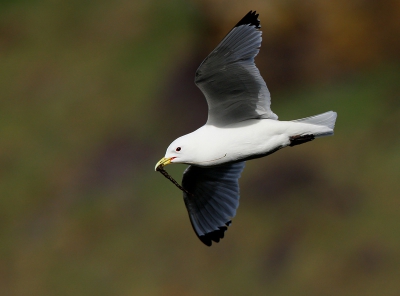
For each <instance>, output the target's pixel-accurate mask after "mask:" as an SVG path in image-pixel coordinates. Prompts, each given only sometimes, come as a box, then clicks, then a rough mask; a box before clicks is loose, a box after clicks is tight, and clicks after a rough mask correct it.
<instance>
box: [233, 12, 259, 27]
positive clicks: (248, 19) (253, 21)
mask: <svg viewBox="0 0 400 296" xmlns="http://www.w3.org/2000/svg"><path fill="white" fill-rule="evenodd" d="M243 25H249V26H255V27H256V28H257V29H260V28H261V25H260V21H259V19H258V13H256V11H252V10H250V11H249V13H247V14H246V15H245V16H244V17H243V18H242V19H241V20H240V21H239V22H238V23H237V24H236V26H235V27H239V26H243Z"/></svg>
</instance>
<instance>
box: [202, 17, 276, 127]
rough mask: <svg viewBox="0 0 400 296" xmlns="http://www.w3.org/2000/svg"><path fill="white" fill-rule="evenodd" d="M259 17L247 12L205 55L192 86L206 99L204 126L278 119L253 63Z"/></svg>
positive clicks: (258, 38)
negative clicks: (260, 119) (206, 117)
mask: <svg viewBox="0 0 400 296" xmlns="http://www.w3.org/2000/svg"><path fill="white" fill-rule="evenodd" d="M257 17H258V14H256V12H255V11H254V12H252V11H250V12H249V13H248V14H247V15H246V16H245V17H244V18H243V19H242V20H240V21H239V23H237V25H236V26H235V27H234V28H233V29H232V30H231V31H230V32H229V33H228V35H227V36H226V37H225V38H224V39H223V40H222V42H221V43H220V44H219V45H218V46H217V47H216V48H215V49H214V50H213V51H212V52H211V53H210V54H209V55H208V57H207V58H206V59H205V60H204V61H203V62H202V63H201V65H200V67H199V68H198V69H197V71H196V77H195V83H196V85H197V86H198V87H199V88H200V89H201V91H202V92H203V94H204V96H205V97H206V99H207V104H208V120H207V124H210V125H215V126H220V127H222V126H225V125H228V124H231V123H237V122H240V121H244V120H247V119H257V118H270V119H278V116H277V115H276V114H274V113H273V112H272V111H271V109H270V105H271V97H270V93H269V91H268V88H267V85H266V84H265V81H264V80H263V78H262V77H261V75H260V72H259V70H258V69H257V67H256V65H255V63H254V57H255V56H256V55H257V54H258V52H259V47H260V46H261V31H260V30H259V28H260V21H259V20H258V19H257Z"/></svg>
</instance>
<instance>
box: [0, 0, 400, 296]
mask: <svg viewBox="0 0 400 296" xmlns="http://www.w3.org/2000/svg"><path fill="white" fill-rule="evenodd" d="M249 10H257V12H259V13H260V17H259V18H260V20H261V24H262V29H263V43H262V50H261V52H260V54H259V55H258V57H257V58H256V63H257V66H258V67H259V69H260V71H261V73H262V75H263V77H264V79H265V80H266V82H267V85H268V87H269V89H270V91H271V94H272V109H273V111H274V112H275V113H277V114H278V115H279V117H280V119H281V120H291V119H297V118H302V117H306V116H310V115H314V114H318V113H322V112H325V111H328V110H335V111H337V112H338V121H337V125H336V129H335V136H334V137H329V138H323V139H319V140H317V141H314V142H312V143H307V144H305V145H301V146H296V147H295V148H286V149H284V150H282V151H279V152H278V153H276V154H273V155H271V156H268V157H266V158H263V159H259V160H257V161H250V162H248V163H247V166H246V169H245V171H244V173H243V175H242V178H241V180H240V185H241V205H240V207H239V209H238V212H237V217H236V218H235V219H234V220H233V224H232V226H231V227H230V229H229V230H228V232H227V233H226V237H225V238H224V239H223V240H222V241H221V242H220V243H219V244H214V245H213V246H212V247H211V248H208V247H206V246H204V245H203V244H202V243H201V242H200V241H199V240H198V239H197V237H196V236H195V234H194V233H193V231H192V228H191V226H190V223H189V219H188V217H187V212H186V209H185V206H184V203H183V200H182V194H181V192H180V191H179V190H178V189H177V188H176V187H175V186H173V185H172V184H171V183H170V182H169V181H168V180H167V179H165V178H164V177H163V176H162V175H161V174H159V173H155V172H154V165H155V163H156V162H157V161H158V160H159V159H160V158H161V157H163V156H164V153H165V149H166V148H167V147H168V145H169V144H170V142H171V141H172V140H173V139H175V138H176V137H178V136H181V135H183V134H184V133H188V132H191V131H193V130H194V129H196V128H198V127H199V126H201V125H202V124H204V122H205V121H206V118H207V106H206V103H205V100H204V98H203V96H202V94H201V92H200V90H198V89H197V88H196V86H195V85H194V83H193V80H194V72H195V70H196V68H197V67H198V65H199V64H200V63H201V61H202V60H203V58H205V57H206V56H207V54H208V53H209V52H210V51H211V50H212V49H213V48H214V47H215V46H216V44H217V43H218V42H219V41H220V40H221V38H222V37H223V36H224V35H225V34H226V33H227V32H228V31H229V30H230V29H231V27H232V26H233V25H234V24H236V22H237V21H238V20H239V19H240V18H241V17H243V16H244V15H245V14H246V13H247V12H248V11H249ZM0 77H1V79H0V96H1V100H0V295H17V296H19V295H30V296H36V295H37V296H39V295H309V296H310V295H311V296H313V295H349V296H350V295H400V215H399V210H400V194H399V192H400V185H399V183H400V170H399V167H400V139H399V132H400V129H399V123H398V120H399V118H400V103H399V94H400V82H399V81H400V2H399V1H398V0H392V1H391V0H387V1H373V0H338V1H333V2H329V1H323V0H312V1H294V0H286V1H280V0H270V1H261V0H254V1H246V3H245V1H223V0H218V1H217V0H212V1H211V0H193V1H183V0H170V1H160V0H150V1H137V0H130V1H128V0H116V1H104V0H99V1H76V0H71V1H61V0H43V1H38V0H31V1H27V0H16V1H13V0H2V1H0ZM184 169H185V166H184V165H175V166H169V167H167V170H168V171H169V172H170V173H171V175H173V176H174V177H175V178H176V179H177V180H178V181H180V180H181V174H182V172H183V170H184Z"/></svg>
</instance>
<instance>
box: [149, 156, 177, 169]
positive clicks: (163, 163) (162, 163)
mask: <svg viewBox="0 0 400 296" xmlns="http://www.w3.org/2000/svg"><path fill="white" fill-rule="evenodd" d="M174 158H175V157H170V158H165V157H163V158H161V159H160V161H159V162H157V164H156V167H155V168H154V169H155V170H156V171H157V169H158V167H160V166H161V167H163V166H166V165H167V164H170V163H171V161H172V160H173V159H174Z"/></svg>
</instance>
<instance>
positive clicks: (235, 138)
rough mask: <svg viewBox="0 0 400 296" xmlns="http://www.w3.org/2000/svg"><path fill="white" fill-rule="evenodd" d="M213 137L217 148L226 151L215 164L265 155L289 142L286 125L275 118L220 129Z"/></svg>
mask: <svg viewBox="0 0 400 296" xmlns="http://www.w3.org/2000/svg"><path fill="white" fill-rule="evenodd" d="M213 137H214V138H215V144H216V146H218V148H217V147H216V148H217V150H218V151H225V152H224V153H223V154H224V157H223V158H221V159H220V160H219V161H216V162H215V164H221V163H224V162H232V161H240V160H249V159H254V158H259V157H263V156H266V155H269V154H271V153H273V152H275V151H277V150H279V149H280V148H283V147H285V146H287V145H288V144H289V138H288V136H287V134H286V133H285V129H284V127H283V126H282V125H281V124H280V122H279V121H275V120H261V121H260V120H257V121H255V122H254V123H250V124H246V125H242V126H233V127H228V128H224V129H218V130H216V131H215V134H214V136H213ZM217 162H218V163H217Z"/></svg>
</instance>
